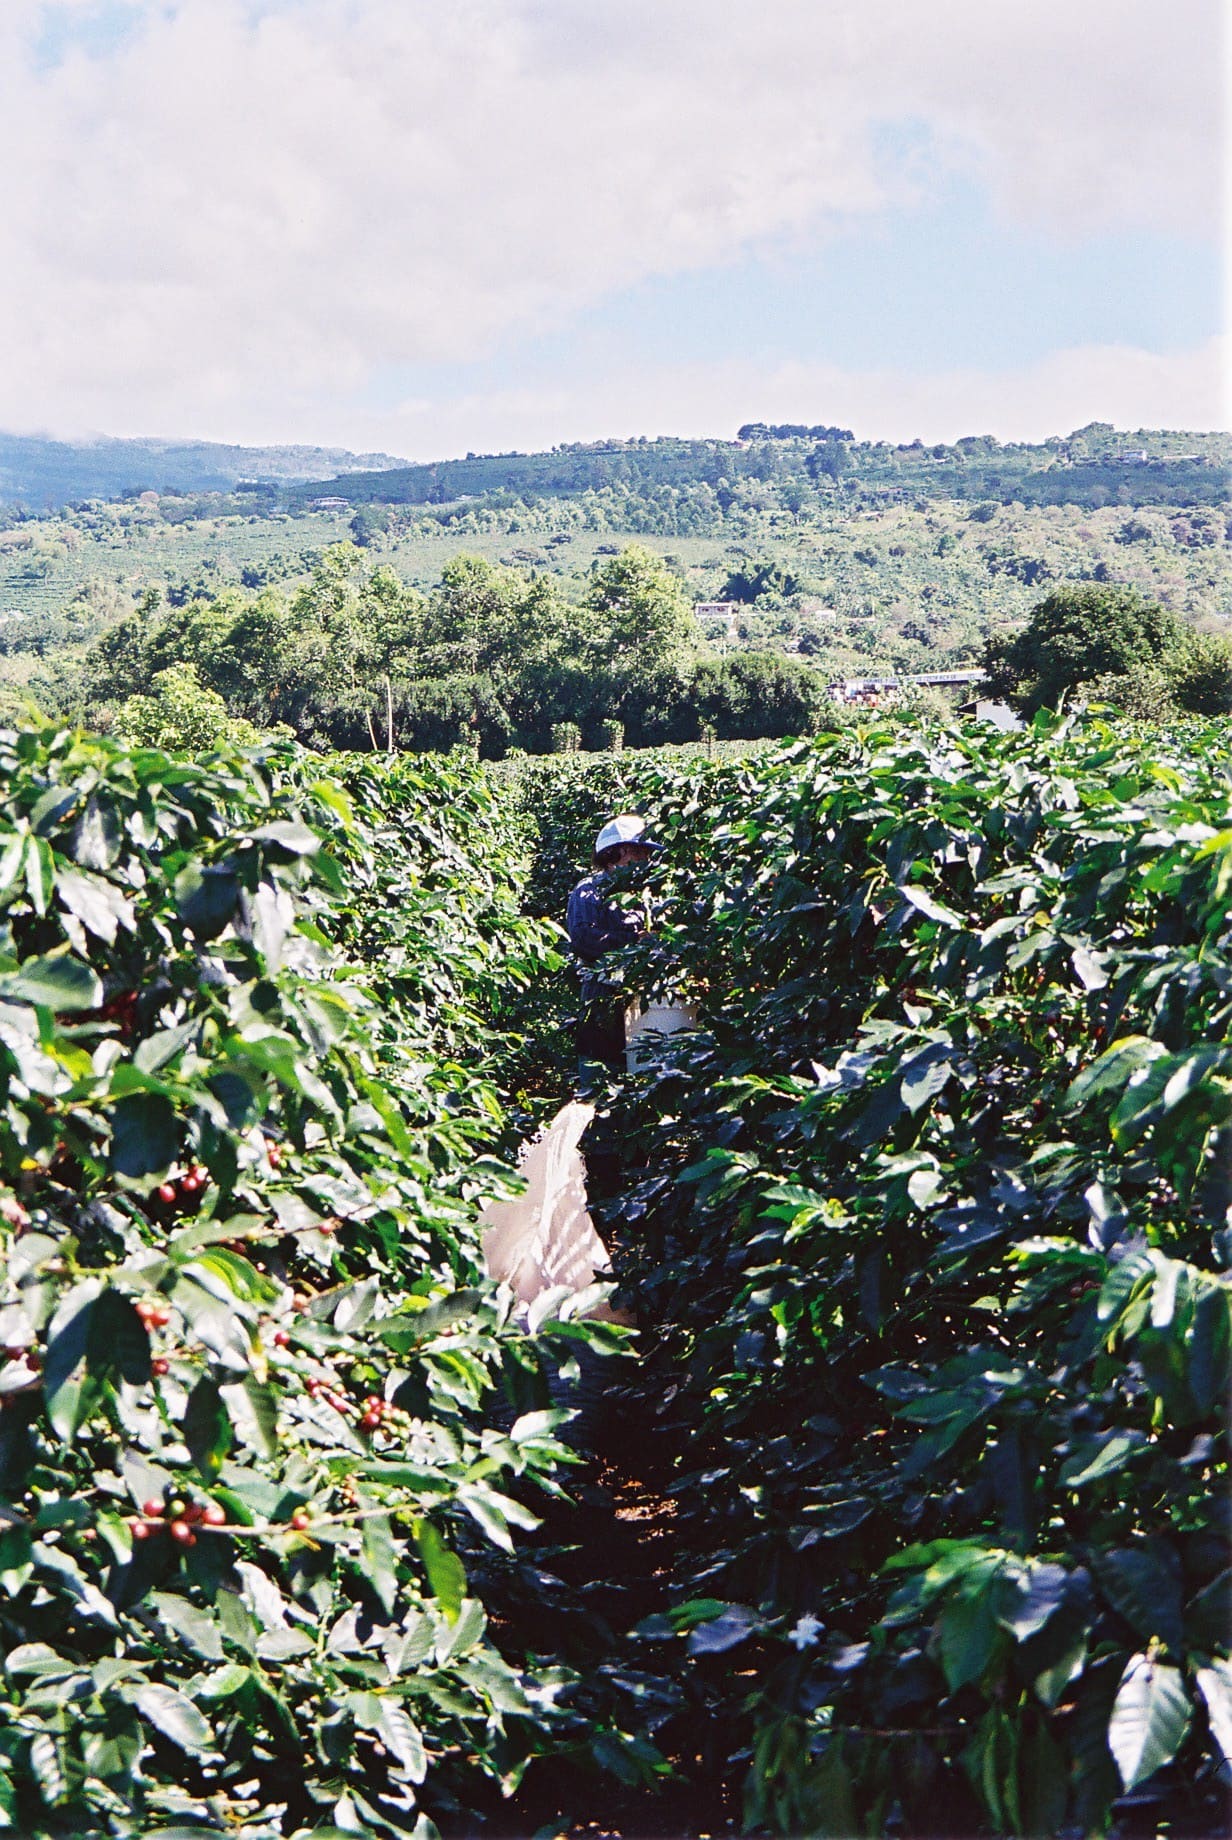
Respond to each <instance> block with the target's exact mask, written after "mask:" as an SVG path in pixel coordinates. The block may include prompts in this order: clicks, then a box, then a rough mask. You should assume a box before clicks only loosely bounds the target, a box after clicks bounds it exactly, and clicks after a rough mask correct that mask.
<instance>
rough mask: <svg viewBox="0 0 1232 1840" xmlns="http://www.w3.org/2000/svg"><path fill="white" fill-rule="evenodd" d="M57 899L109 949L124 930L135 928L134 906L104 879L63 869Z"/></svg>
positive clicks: (57, 888) (59, 875)
mask: <svg viewBox="0 0 1232 1840" xmlns="http://www.w3.org/2000/svg"><path fill="white" fill-rule="evenodd" d="M56 895H57V898H58V899H59V900H60V902H61V903H62V905H63V906H64V907H65V908H66V909H67V911H68V912H69V913H70V914H74V915H75V916H76V917H77V919H78V920H80V921H81V924H82V925H83V926H84V927H85V928H86V929H87V931H89V932H91V933H93V934H94V936H95V938H96V939H101V940H103V941H104V943H105V944H106V945H109V946H110V945H114V944H115V939H116V934H117V932H118V930H119V928H120V927H121V926H125V927H128V928H130V929H131V928H132V927H133V926H134V925H135V920H134V916H133V905H132V902H131V901H129V900H126V899H125V897H124V896H123V895H122V894H121V893H120V890H119V889H118V888H116V887H115V886H114V885H113V884H112V883H111V882H106V881H104V880H103V879H102V877H101V876H97V875H86V874H84V873H83V872H82V871H81V870H80V869H68V868H61V870H60V872H59V874H58V875H57V876H56Z"/></svg>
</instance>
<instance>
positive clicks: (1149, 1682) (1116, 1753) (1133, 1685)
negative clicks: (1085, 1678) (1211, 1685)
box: [1108, 1655, 1190, 1791]
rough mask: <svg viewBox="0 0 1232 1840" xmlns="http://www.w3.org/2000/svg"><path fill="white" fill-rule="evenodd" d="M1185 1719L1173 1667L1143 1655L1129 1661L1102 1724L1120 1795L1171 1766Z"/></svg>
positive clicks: (1176, 1670) (1183, 1695)
mask: <svg viewBox="0 0 1232 1840" xmlns="http://www.w3.org/2000/svg"><path fill="white" fill-rule="evenodd" d="M1189 1715H1190V1705H1189V1697H1188V1695H1187V1694H1186V1692H1185V1688H1184V1685H1183V1683H1182V1680H1181V1674H1180V1670H1179V1668H1174V1667H1167V1666H1165V1665H1164V1663H1163V1662H1160V1661H1153V1660H1151V1659H1150V1657H1149V1656H1147V1655H1134V1656H1132V1657H1131V1659H1130V1662H1129V1665H1128V1666H1127V1667H1126V1669H1125V1672H1124V1673H1123V1674H1122V1676H1121V1684H1120V1686H1119V1687H1118V1688H1117V1696H1116V1700H1115V1702H1114V1704H1113V1708H1112V1718H1111V1720H1110V1722H1109V1725H1108V1748H1109V1750H1110V1751H1111V1752H1112V1755H1113V1757H1114V1758H1115V1759H1116V1766H1117V1769H1118V1770H1119V1771H1120V1775H1121V1782H1122V1784H1123V1786H1124V1788H1125V1789H1126V1791H1128V1790H1130V1789H1136V1788H1137V1786H1138V1784H1139V1783H1141V1782H1145V1781H1146V1779H1147V1778H1148V1776H1154V1774H1155V1772H1156V1770H1160V1769H1162V1768H1163V1766H1164V1764H1165V1763H1171V1762H1172V1759H1173V1758H1174V1757H1175V1756H1176V1753H1177V1751H1178V1750H1179V1749H1180V1747H1181V1741H1182V1739H1183V1738H1184V1736H1185V1733H1186V1731H1187V1730H1188V1729H1189Z"/></svg>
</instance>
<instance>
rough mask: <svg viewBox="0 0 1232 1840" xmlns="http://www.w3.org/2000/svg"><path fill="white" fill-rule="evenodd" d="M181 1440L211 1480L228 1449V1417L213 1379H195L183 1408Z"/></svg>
mask: <svg viewBox="0 0 1232 1840" xmlns="http://www.w3.org/2000/svg"><path fill="white" fill-rule="evenodd" d="M184 1442H185V1443H186V1444H187V1445H188V1454H189V1455H190V1456H191V1458H192V1460H193V1462H194V1463H195V1464H196V1466H197V1468H198V1470H199V1471H200V1473H201V1475H202V1476H203V1477H204V1478H205V1480H206V1482H213V1481H214V1480H215V1478H216V1477H217V1475H218V1472H219V1470H220V1469H221V1468H222V1465H223V1459H224V1457H225V1456H226V1454H227V1452H228V1451H229V1450H230V1448H231V1420H230V1419H229V1418H228V1416H227V1409H226V1407H225V1406H224V1404H223V1402H222V1395H221V1393H220V1392H219V1390H218V1387H217V1386H216V1385H215V1384H214V1382H213V1381H212V1380H209V1379H204V1378H203V1379H201V1380H198V1382H197V1384H196V1386H194V1388H193V1390H192V1392H191V1393H190V1394H189V1395H188V1404H187V1406H186V1407H185V1409H184Z"/></svg>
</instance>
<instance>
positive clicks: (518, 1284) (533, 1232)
mask: <svg viewBox="0 0 1232 1840" xmlns="http://www.w3.org/2000/svg"><path fill="white" fill-rule="evenodd" d="M594 1115H595V1108H594V1106H593V1105H583V1104H581V1103H580V1102H579V1101H578V1100H576V1099H574V1100H571V1101H570V1103H569V1104H568V1105H566V1106H565V1107H564V1108H563V1110H561V1111H559V1112H557V1114H556V1116H555V1118H554V1119H553V1120H552V1122H551V1124H550V1125H549V1126H548V1127H547V1129H546V1130H545V1131H544V1132H543V1134H542V1135H541V1136H540V1137H537V1138H536V1139H535V1141H534V1143H532V1144H528V1145H527V1146H526V1147H525V1148H524V1149H523V1151H522V1154H521V1156H520V1157H519V1159H518V1170H519V1173H520V1174H521V1175H522V1176H523V1177H524V1178H525V1180H526V1192H525V1194H523V1195H519V1196H518V1197H517V1199H516V1200H514V1201H493V1202H492V1203H490V1205H489V1206H488V1207H486V1208H485V1209H484V1211H483V1213H482V1215H481V1216H480V1222H479V1224H480V1226H481V1227H482V1228H484V1229H485V1231H484V1235H483V1257H484V1263H485V1264H486V1265H487V1268H488V1274H489V1276H490V1277H493V1278H495V1279H496V1280H497V1281H498V1283H501V1284H507V1285H508V1286H509V1288H510V1289H511V1290H512V1291H513V1294H514V1296H515V1297H516V1298H517V1299H518V1301H519V1303H532V1302H533V1301H534V1299H535V1298H536V1297H538V1296H539V1295H540V1294H541V1292H543V1291H546V1290H551V1289H553V1288H554V1287H556V1286H558V1285H567V1286H568V1288H569V1289H570V1290H572V1291H584V1290H585V1289H586V1288H587V1287H588V1286H589V1285H591V1284H593V1283H595V1281H596V1273H597V1272H599V1271H600V1270H606V1269H607V1266H608V1254H607V1247H606V1246H605V1245H604V1244H603V1241H602V1240H601V1239H600V1238H599V1235H598V1234H597V1233H596V1232H595V1225H594V1222H593V1221H592V1220H591V1218H590V1213H589V1210H588V1209H587V1206H586V1165H585V1162H584V1161H583V1159H582V1153H581V1151H580V1149H579V1148H578V1145H579V1143H580V1142H581V1138H582V1133H583V1131H584V1130H585V1129H586V1127H587V1125H588V1124H589V1123H590V1121H591V1119H592V1118H593V1117H594ZM587 1314H588V1315H591V1316H596V1317H600V1318H602V1319H603V1320H605V1321H608V1322H612V1321H616V1320H618V1318H617V1316H616V1314H615V1313H614V1312H612V1311H611V1310H609V1309H608V1307H607V1306H606V1305H604V1304H601V1305H600V1306H599V1307H598V1308H597V1309H594V1310H590V1311H588V1312H587ZM619 1320H623V1318H621V1319H619Z"/></svg>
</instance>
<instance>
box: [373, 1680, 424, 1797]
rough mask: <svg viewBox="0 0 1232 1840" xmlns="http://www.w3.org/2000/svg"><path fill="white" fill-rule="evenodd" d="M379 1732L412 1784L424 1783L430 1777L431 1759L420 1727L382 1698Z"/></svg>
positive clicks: (377, 1721) (391, 1702) (397, 1707)
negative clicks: (427, 1776)
mask: <svg viewBox="0 0 1232 1840" xmlns="http://www.w3.org/2000/svg"><path fill="white" fill-rule="evenodd" d="M376 1730H377V1731H378V1732H379V1733H380V1735H381V1737H382V1738H383V1739H384V1741H385V1743H386V1745H387V1746H388V1748H389V1750H391V1751H392V1752H393V1754H394V1756H395V1757H396V1758H397V1759H398V1762H399V1763H400V1764H401V1765H402V1767H403V1769H404V1770H405V1771H406V1773H407V1775H408V1776H409V1777H410V1779H411V1781H412V1782H414V1783H421V1782H422V1781H423V1779H424V1777H425V1776H426V1775H427V1773H428V1758H427V1753H426V1752H425V1750H424V1741H423V1736H422V1734H421V1732H420V1730H419V1727H418V1725H416V1724H415V1723H414V1722H413V1721H412V1720H411V1719H410V1718H409V1717H408V1716H407V1714H406V1712H404V1710H403V1709H402V1707H401V1706H399V1705H397V1704H396V1703H395V1701H393V1700H391V1699H388V1698H386V1697H382V1698H381V1699H380V1700H379V1701H378V1712H377V1720H376Z"/></svg>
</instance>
